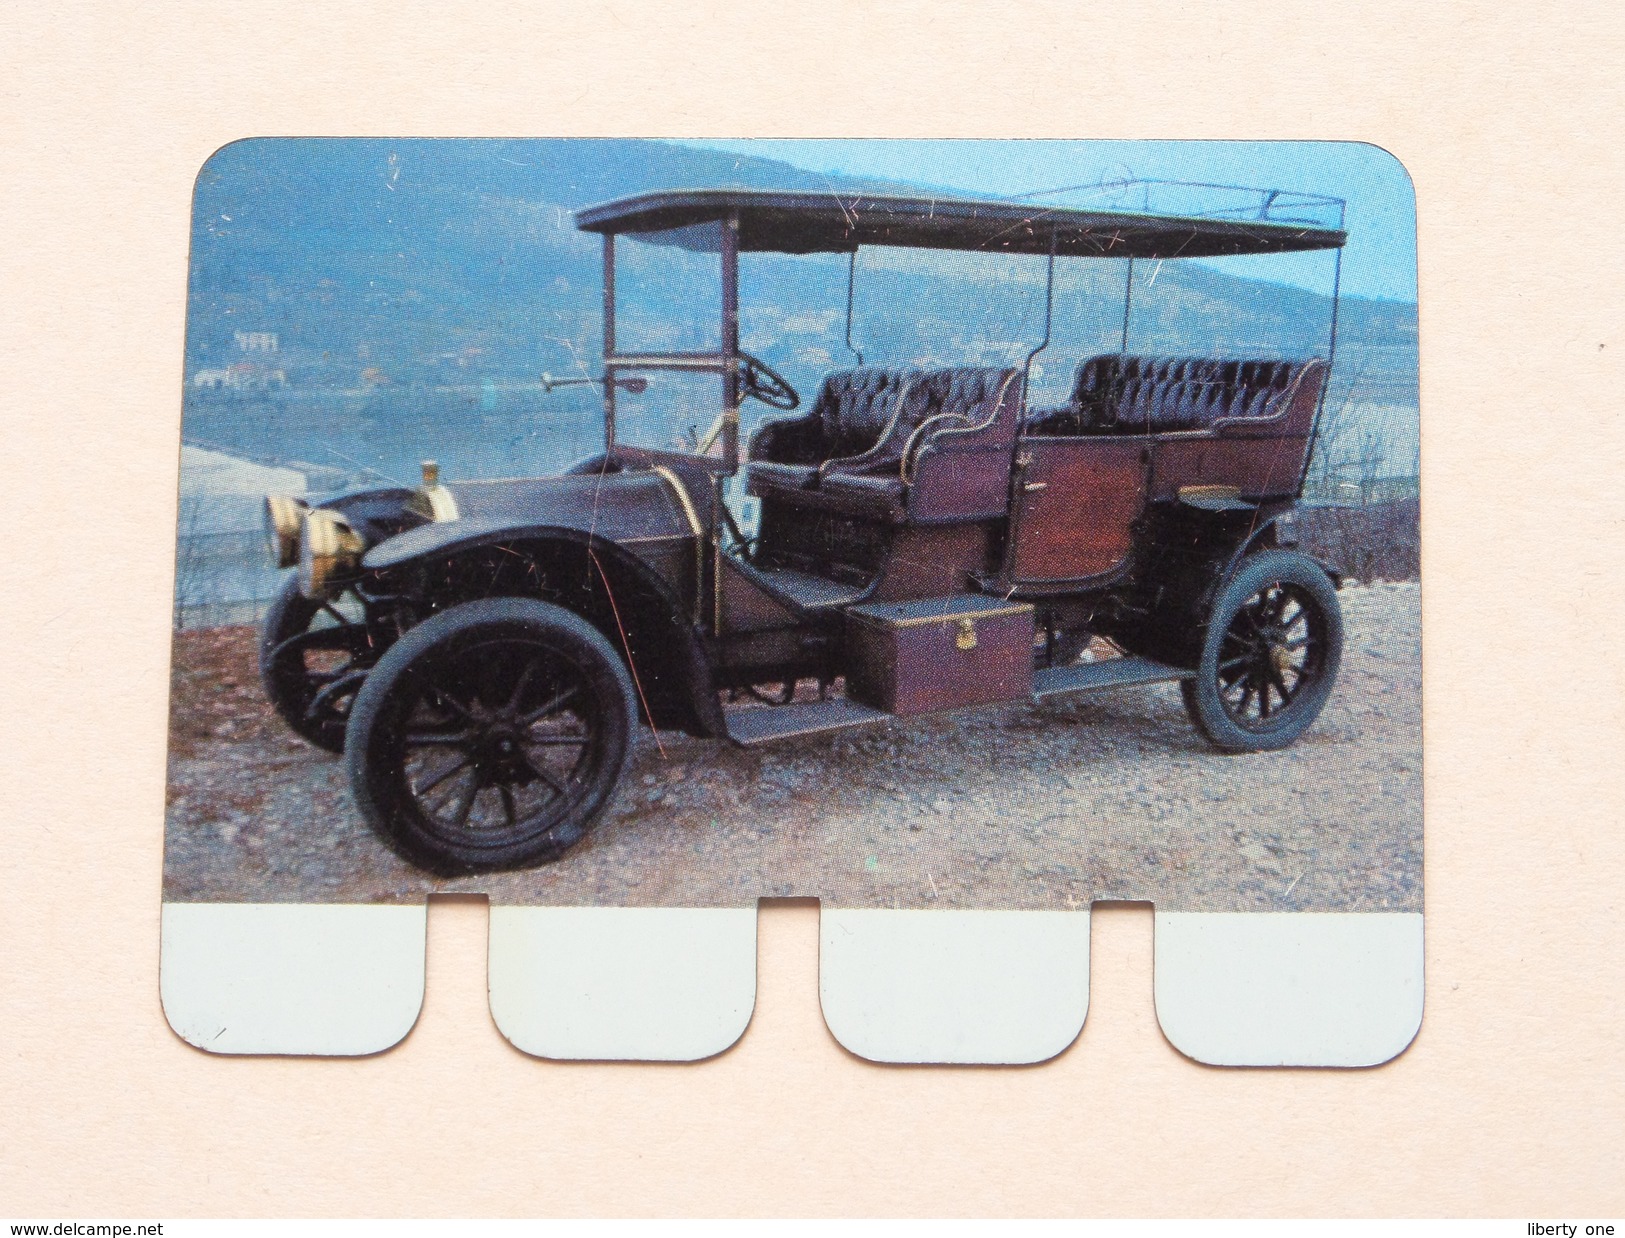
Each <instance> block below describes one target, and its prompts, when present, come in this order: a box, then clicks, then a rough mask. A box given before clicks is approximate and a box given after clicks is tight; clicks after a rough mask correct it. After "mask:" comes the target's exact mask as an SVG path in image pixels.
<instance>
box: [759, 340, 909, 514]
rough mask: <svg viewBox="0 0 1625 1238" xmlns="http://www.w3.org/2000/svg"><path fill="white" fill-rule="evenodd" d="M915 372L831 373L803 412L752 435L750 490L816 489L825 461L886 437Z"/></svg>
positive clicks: (858, 452)
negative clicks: (803, 413) (808, 408)
mask: <svg viewBox="0 0 1625 1238" xmlns="http://www.w3.org/2000/svg"><path fill="white" fill-rule="evenodd" d="M916 377H917V373H916V372H915V371H913V370H888V369H876V368H865V369H855V370H837V371H836V372H835V373H833V374H830V375H829V376H828V377H826V378H825V379H824V381H823V382H822V383H821V384H820V385H819V388H818V396H817V398H816V399H814V401H813V406H812V408H811V410H810V411H808V412H807V413H806V414H805V415H804V416H801V417H786V418H779V419H778V420H776V421H769V422H767V423H766V424H765V425H763V426H761V427H759V428H758V429H757V431H756V433H755V434H753V435H751V439H750V447H749V457H750V464H749V466H748V467H747V469H746V473H745V477H746V482H747V488H748V490H749V492H750V493H751V494H760V493H761V492H762V491H763V490H764V489H767V490H775V489H778V490H784V489H788V490H809V489H813V488H814V487H816V486H817V485H818V484H819V474H820V470H821V468H822V467H823V466H824V465H826V464H827V463H829V462H831V461H840V460H850V459H861V458H863V457H864V456H865V455H866V453H868V452H870V451H872V450H873V449H874V448H875V447H876V446H877V445H879V444H880V442H881V440H882V439H883V438H885V437H887V431H888V430H889V429H890V428H892V426H893V424H894V422H895V420H896V417H897V413H898V411H899V407H900V404H901V401H902V397H903V396H904V394H905V393H906V392H907V390H908V388H909V387H910V385H911V384H912V383H913V381H914V379H915V378H916Z"/></svg>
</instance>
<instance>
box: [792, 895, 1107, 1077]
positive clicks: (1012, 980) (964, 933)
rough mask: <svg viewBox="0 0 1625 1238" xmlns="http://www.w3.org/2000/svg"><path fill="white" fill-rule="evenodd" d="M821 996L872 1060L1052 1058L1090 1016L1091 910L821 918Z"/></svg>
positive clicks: (832, 1020)
mask: <svg viewBox="0 0 1625 1238" xmlns="http://www.w3.org/2000/svg"><path fill="white" fill-rule="evenodd" d="M819 920H820V924H819V940H820V951H819V958H818V988H819V997H820V999H821V1001H822V1003H823V1007H824V1022H825V1023H827V1024H828V1025H829V1030H830V1031H831V1032H832V1033H833V1034H834V1036H835V1039H836V1040H838V1041H840V1042H841V1044H843V1045H845V1046H846V1047H847V1048H848V1049H850V1050H851V1051H852V1052H853V1053H856V1054H857V1055H858V1056H859V1057H864V1058H868V1059H869V1060H870V1061H873V1062H916V1063H927V1062H941V1063H976V1064H988V1065H1019V1064H1022V1063H1027V1062H1041V1061H1043V1060H1045V1059H1046V1058H1051V1057H1054V1056H1055V1055H1056V1054H1057V1053H1059V1052H1061V1050H1063V1049H1065V1048H1066V1047H1067V1046H1068V1045H1069V1044H1071V1043H1072V1042H1073V1041H1074V1040H1075V1039H1077V1035H1078V1033H1079V1032H1080V1031H1082V1030H1083V1020H1084V1017H1085V1016H1086V1015H1087V1014H1088V1012H1089V913H1088V912H1087V911H873V910H868V911H859V910H843V909H837V908H831V907H825V908H824V909H823V910H822V911H821V913H820V917H819Z"/></svg>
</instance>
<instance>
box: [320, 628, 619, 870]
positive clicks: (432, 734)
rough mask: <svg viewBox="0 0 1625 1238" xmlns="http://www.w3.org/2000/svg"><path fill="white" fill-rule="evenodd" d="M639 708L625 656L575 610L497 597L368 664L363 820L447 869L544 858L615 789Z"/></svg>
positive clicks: (357, 739)
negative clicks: (616, 650)
mask: <svg viewBox="0 0 1625 1238" xmlns="http://www.w3.org/2000/svg"><path fill="white" fill-rule="evenodd" d="M636 722H637V711H636V706H635V697H634V694H633V689H632V685H631V682H630V681H629V679H628V678H627V673H626V670H625V667H624V666H623V665H622V663H621V660H620V658H619V657H618V656H617V655H616V653H615V650H614V649H613V648H612V647H611V646H610V644H609V642H608V641H607V640H605V639H604V637H603V636H602V635H601V634H600V633H599V632H598V630H597V629H595V628H594V627H593V626H592V625H591V624H589V623H587V622H586V621H585V620H583V619H581V618H580V617H579V616H577V615H574V614H572V613H570V612H569V611H567V610H564V609H562V608H561V607H558V606H553V605H550V604H548V603H546V602H537V601H532V600H529V599H524V598H490V599H485V600H481V601H476V602H468V603H465V604H463V605H461V606H457V607H454V608H452V609H451V610H448V611H445V612H443V613H441V614H439V615H436V616H435V617H434V618H432V619H429V620H427V621H426V622H424V623H422V624H420V625H418V626H417V627H415V628H413V629H412V630H411V631H409V632H407V633H406V635H405V636H403V637H402V638H401V639H400V640H399V641H397V642H396V643H395V644H394V646H392V647H391V648H390V650H389V652H388V653H386V654H385V655H384V656H383V657H382V658H381V659H379V661H378V665H377V666H376V667H374V668H373V670H372V672H371V674H369V675H368V677H367V681H366V683H365V684H364V685H363V687H362V689H361V692H360V694H359V695H358V696H357V697H356V702H355V707H354V709H353V710H351V713H350V724H349V729H348V731H347V733H346V737H345V757H346V762H347V764H348V766H349V773H350V786H351V790H352V793H353V794H354V796H355V799H356V803H357V805H358V807H359V808H360V809H361V812H362V814H363V815H364V816H365V817H366V819H367V821H368V823H369V824H370V825H371V826H372V828H373V829H374V830H376V831H377V832H378V834H379V835H380V836H381V837H382V838H383V839H384V840H385V841H386V842H388V843H389V845H390V846H391V847H393V848H394V849H395V850H396V851H397V852H398V853H399V854H401V855H402V856H404V857H405V858H406V859H408V860H410V861H411V862H412V863H414V864H417V865H419V866H420V867H423V868H427V869H430V870H432V871H434V872H437V873H444V874H455V873H471V872H488V871H492V870H496V869H507V868H524V867H528V866H531V865H535V864H541V863H545V862H546V861H548V860H553V859H556V858H558V857H559V856H560V855H562V854H563V853H564V852H565V851H567V850H568V849H569V848H571V847H573V846H574V845H575V844H576V843H578V842H580V841H581V839H582V837H583V836H585V834H586V833H587V831H588V829H590V828H591V826H592V824H593V822H594V821H595V820H596V819H597V818H598V816H599V814H600V813H602V812H603V810H604V808H605V807H606V806H607V805H608V803H609V800H610V797H611V796H612V795H613V793H614V790H615V785H616V783H617V781H618V780H619V778H620V774H621V769H622V767H623V766H624V764H625V762H626V756H627V752H628V750H629V748H630V746H631V740H632V732H633V728H634V726H635V725H636Z"/></svg>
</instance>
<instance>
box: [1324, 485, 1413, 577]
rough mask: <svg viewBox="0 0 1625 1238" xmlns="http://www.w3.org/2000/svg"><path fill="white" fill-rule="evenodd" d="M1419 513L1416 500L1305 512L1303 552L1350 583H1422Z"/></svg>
mask: <svg viewBox="0 0 1625 1238" xmlns="http://www.w3.org/2000/svg"><path fill="white" fill-rule="evenodd" d="M1421 520H1422V508H1421V503H1420V502H1419V501H1418V500H1416V499H1404V500H1402V501H1400V502H1397V503H1372V504H1370V505H1369V506H1366V507H1318V508H1307V509H1305V510H1304V512H1303V515H1302V518H1301V519H1300V521H1299V524H1300V526H1301V528H1302V536H1303V549H1304V550H1306V551H1307V552H1308V553H1310V554H1312V555H1315V556H1316V557H1317V558H1320V559H1324V560H1325V561H1326V562H1328V563H1330V564H1331V565H1332V566H1333V567H1335V568H1337V569H1338V570H1339V571H1341V572H1343V573H1344V574H1345V575H1347V576H1348V577H1349V578H1350V579H1352V580H1359V581H1365V582H1367V583H1369V582H1370V581H1373V580H1420V579H1421V576H1422V527H1421Z"/></svg>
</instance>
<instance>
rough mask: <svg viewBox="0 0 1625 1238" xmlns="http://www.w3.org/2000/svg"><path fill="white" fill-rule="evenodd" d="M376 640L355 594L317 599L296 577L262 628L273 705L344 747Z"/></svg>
mask: <svg viewBox="0 0 1625 1238" xmlns="http://www.w3.org/2000/svg"><path fill="white" fill-rule="evenodd" d="M375 639H376V638H375V636H374V634H373V632H372V630H371V629H370V628H369V627H368V625H367V620H366V613H365V608H364V607H363V606H362V603H361V600H360V599H359V598H357V597H356V596H355V594H353V593H345V594H344V595H342V596H341V597H339V598H338V599H337V600H336V601H331V602H329V601H312V600H311V599H310V598H307V597H306V596H305V595H304V594H303V593H301V592H300V591H299V582H298V581H297V580H294V579H292V578H291V577H290V578H289V579H288V580H287V581H286V582H284V584H283V586H282V588H281V590H280V591H279V592H278V593H277V595H276V600H275V601H273V602H272V603H271V609H270V610H268V611H267V612H266V614H265V622H264V623H263V624H262V625H261V627H260V683H261V684H262V685H264V688H265V695H266V696H267V697H268V698H269V699H270V702H271V706H272V708H274V709H275V710H276V711H277V713H278V714H280V715H281V716H282V720H283V721H284V722H286V723H287V724H288V725H289V726H290V727H292V728H293V729H294V731H295V732H297V733H298V734H299V735H302V736H303V737H304V738H305V739H307V740H309V741H310V742H311V743H313V744H315V745H316V746H317V747H318V748H325V749H327V750H328V751H329V752H340V751H342V750H343V748H344V728H345V726H346V724H347V723H348V722H349V719H350V706H351V705H352V704H353V703H354V701H355V695H356V693H357V691H359V690H360V688H361V684H362V681H363V680H365V679H366V677H367V668H368V667H369V666H371V665H372V662H373V659H374V658H375V657H376V656H377V653H378V649H377V645H376V643H375Z"/></svg>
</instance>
